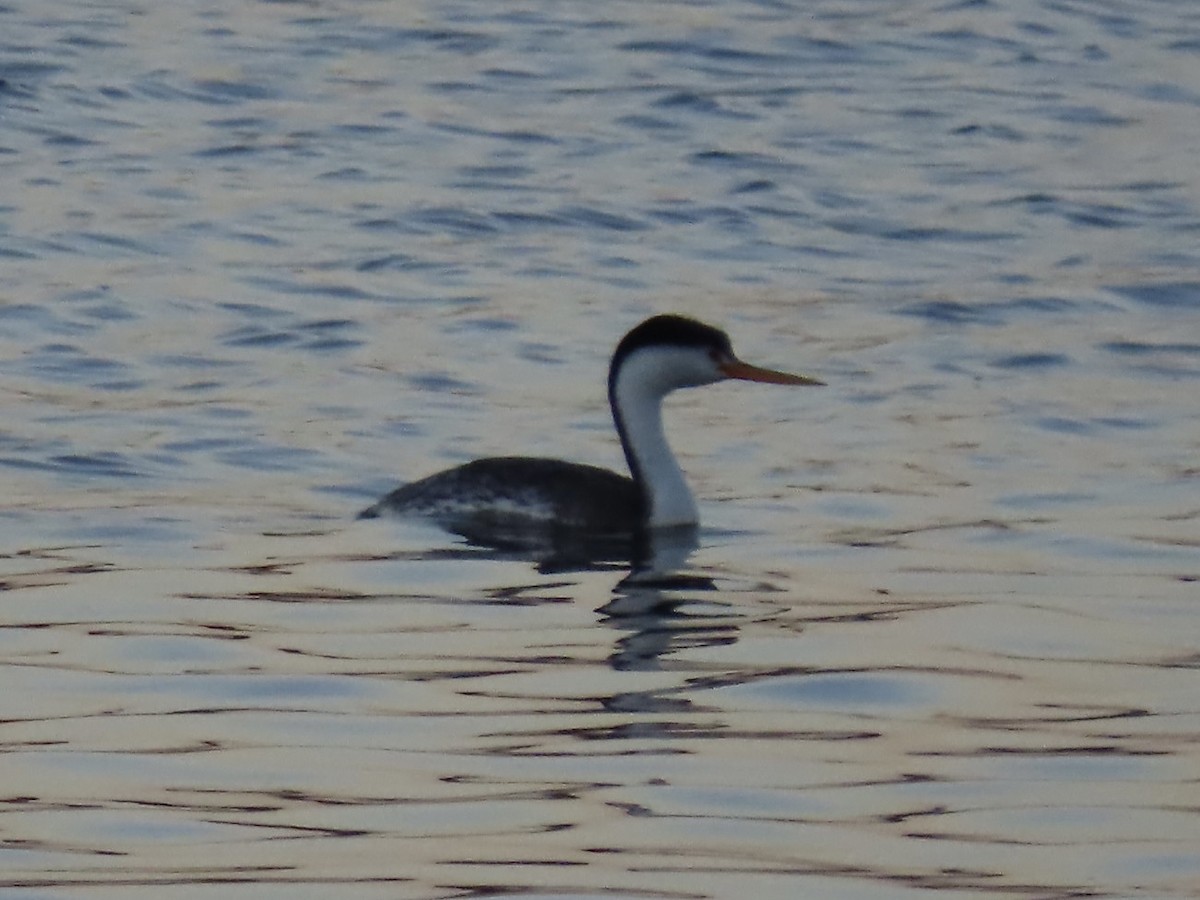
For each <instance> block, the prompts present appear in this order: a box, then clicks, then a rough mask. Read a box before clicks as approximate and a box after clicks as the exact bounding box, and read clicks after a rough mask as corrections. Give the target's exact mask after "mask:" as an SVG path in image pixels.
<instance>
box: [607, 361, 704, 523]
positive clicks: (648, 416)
mask: <svg viewBox="0 0 1200 900" xmlns="http://www.w3.org/2000/svg"><path fill="white" fill-rule="evenodd" d="M658 357H659V354H657V353H635V354H634V355H632V356H630V357H629V358H628V359H627V360H626V361H625V363H624V365H623V366H622V367H621V371H620V373H619V374H618V376H617V379H616V383H615V384H614V385H613V390H612V397H611V402H612V404H613V416H614V417H615V418H616V419H617V420H618V427H619V428H620V429H621V431H622V433H623V445H624V448H625V456H626V458H627V461H628V463H629V468H630V470H631V471H632V473H633V476H634V478H635V479H640V481H641V487H642V490H643V492H644V494H645V498H646V502H647V503H648V504H649V509H648V510H647V513H648V515H647V520H646V524H647V525H648V526H649V527H651V528H663V527H668V526H672V525H695V524H696V523H697V522H698V521H699V514H698V512H697V510H696V501H695V499H694V498H693V497H692V492H691V490H690V489H689V488H688V485H687V481H686V480H685V479H684V477H683V470H682V469H680V468H679V463H678V462H676V461H675V454H674V453H672V452H671V447H670V445H669V444H667V436H666V434H665V433H664V432H663V422H662V401H663V397H664V396H665V395H666V394H667V392H669V391H671V390H673V389H674V388H676V387H681V386H682V385H680V384H679V383H676V382H675V381H674V380H673V379H672V378H671V377H670V376H669V373H664V372H663V371H662V370H661V367H662V360H661V359H660V358H658Z"/></svg>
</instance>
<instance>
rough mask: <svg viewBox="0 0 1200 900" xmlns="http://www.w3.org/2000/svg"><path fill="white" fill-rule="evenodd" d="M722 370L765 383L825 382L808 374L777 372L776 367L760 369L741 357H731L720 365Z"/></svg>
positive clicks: (745, 379)
mask: <svg viewBox="0 0 1200 900" xmlns="http://www.w3.org/2000/svg"><path fill="white" fill-rule="evenodd" d="M720 369H721V372H722V373H723V374H724V375H725V377H726V378H737V379H738V380H740V381H761V382H763V383H765V384H808V385H813V386H814V387H815V386H822V385H824V384H825V382H823V381H821V380H820V379H817V378H810V377H808V376H807V375H792V374H790V373H789V372H777V371H775V370H774V369H760V368H759V367H758V366H752V365H750V364H749V363H744V362H742V361H741V360H740V359H731V360H729V361H728V362H723V363H721V365H720Z"/></svg>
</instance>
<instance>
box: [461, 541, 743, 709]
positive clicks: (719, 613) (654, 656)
mask: <svg viewBox="0 0 1200 900" xmlns="http://www.w3.org/2000/svg"><path fill="white" fill-rule="evenodd" d="M495 526H496V522H495V521H493V520H488V521H483V520H470V521H462V520H460V521H457V522H455V523H453V527H450V528H448V530H451V531H453V532H454V533H456V534H458V535H460V536H461V537H464V538H466V540H467V542H468V544H470V545H471V546H472V547H473V548H475V549H474V550H473V551H468V552H470V553H475V552H478V551H481V550H482V551H485V552H486V553H487V554H488V555H491V556H494V557H495V558H499V559H521V560H527V561H529V562H531V563H533V564H534V565H535V566H536V567H537V570H538V571H539V572H540V573H541V574H562V573H569V572H589V571H590V572H595V571H620V570H623V569H627V570H628V574H627V575H625V577H624V578H622V579H621V580H620V581H619V582H618V583H617V584H616V585H615V586H614V588H613V591H612V599H610V600H609V601H608V602H607V603H605V604H604V605H603V606H601V607H600V608H599V609H598V610H597V612H598V613H600V615H601V616H603V621H604V622H605V623H606V624H607V625H609V626H610V627H611V628H613V629H614V630H615V631H617V632H619V633H620V636H619V637H618V638H617V639H616V641H615V643H614V646H613V652H612V654H611V656H610V658H609V662H610V665H611V666H612V667H613V668H614V669H618V670H622V671H633V670H649V669H655V668H660V667H661V665H662V659H663V657H665V656H667V655H669V654H671V653H673V652H675V651H678V650H680V649H684V648H695V647H707V646H721V645H727V644H732V643H734V642H735V641H736V640H737V639H738V632H739V619H738V617H737V616H736V615H735V614H734V613H733V612H732V610H731V609H730V608H729V607H728V605H727V604H726V603H724V602H723V601H721V600H720V599H719V588H718V587H717V585H716V583H715V582H714V580H713V579H712V577H711V576H709V575H706V574H702V573H697V572H696V571H694V570H692V569H691V568H690V560H691V555H692V553H693V552H694V551H695V550H696V547H697V546H698V544H699V531H698V529H697V528H696V527H695V526H694V525H688V526H681V527H678V528H665V529H654V530H650V531H645V532H642V533H639V534H637V535H634V536H632V537H600V538H597V537H595V536H590V535H581V534H579V533H577V532H570V531H565V530H557V529H547V528H514V527H513V524H512V523H511V522H505V523H504V524H503V527H495ZM444 555H465V554H464V553H463V551H461V550H460V551H450V553H449V554H445V553H441V554H438V556H439V558H442V557H443V556H444ZM531 587H532V586H531ZM644 699H646V700H650V701H651V702H653V701H652V699H651V698H644Z"/></svg>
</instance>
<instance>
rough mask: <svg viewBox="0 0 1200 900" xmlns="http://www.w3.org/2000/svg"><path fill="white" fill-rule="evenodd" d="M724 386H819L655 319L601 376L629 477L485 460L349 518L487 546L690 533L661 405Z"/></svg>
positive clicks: (708, 332) (708, 330)
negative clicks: (507, 538)
mask: <svg viewBox="0 0 1200 900" xmlns="http://www.w3.org/2000/svg"><path fill="white" fill-rule="evenodd" d="M727 379H736V380H740V381H757V382H764V383H768V384H781V385H813V386H817V385H823V384H824V382H822V381H820V380H818V379H816V378H812V377H809V376H806V375H792V374H789V373H787V372H780V371H775V370H773V369H763V368H759V367H758V366H752V365H750V364H748V363H745V362H742V361H741V360H740V359H738V358H737V356H736V355H735V354H734V352H733V347H732V345H731V343H730V339H729V336H728V335H727V334H726V333H725V332H724V331H721V330H720V329H718V328H714V327H713V326H711V325H706V324H705V323H703V322H699V321H697V320H696V319H693V318H689V317H686V316H681V315H674V314H663V315H656V316H653V317H651V318H649V319H646V320H645V321H643V322H642V323H641V324H639V325H637V326H636V327H635V328H633V329H632V330H631V331H629V332H628V333H627V334H626V335H625V336H624V337H623V338H622V339H621V340H620V342H619V343H618V344H617V347H616V350H615V351H614V352H613V356H612V362H611V364H610V365H609V370H608V402H609V406H610V407H611V409H612V417H613V423H614V424H615V425H616V429H617V434H618V436H619V437H620V441H621V447H622V449H623V450H624V453H625V461H626V463H627V464H628V466H629V473H630V474H629V476H626V475H620V474H618V473H616V472H612V471H610V470H608V469H603V468H599V467H597V466H592V465H586V464H583V463H576V462H567V461H564V460H560V459H549V458H541V457H528V456H502V457H489V458H485V459H477V460H475V461H473V462H468V463H464V464H463V465H460V466H456V467H454V468H451V469H446V470H445V471H441V472H437V473H435V474H433V475H429V476H427V477H425V478H422V479H420V480H418V481H413V482H410V483H408V484H404V485H401V486H400V487H398V488H396V489H395V490H394V491H392V492H391V493H389V494H387V495H386V496H384V497H383V498H382V499H380V500H379V501H378V502H377V503H374V504H373V505H371V506H369V507H367V508H366V509H364V510H363V511H362V512H361V513H359V518H360V519H371V518H377V517H380V516H385V515H386V516H400V517H407V518H424V519H428V520H432V521H433V522H435V523H436V524H439V525H441V526H442V527H444V528H446V529H447V530H449V531H451V532H456V533H458V534H460V535H466V536H468V537H470V536H471V535H474V534H479V533H486V534H488V535H490V536H491V537H492V539H493V541H494V540H495V538H496V536H497V535H503V534H504V533H505V532H513V533H519V532H527V531H529V530H534V531H540V530H549V531H555V532H566V533H569V534H572V535H594V536H597V537H618V538H620V537H627V536H637V535H644V534H646V533H647V532H653V531H655V530H659V529H669V528H680V527H685V528H686V527H692V528H694V527H696V526H697V525H698V523H699V513H698V510H697V507H696V500H695V498H694V497H693V496H692V492H691V490H690V488H689V487H688V484H687V481H686V479H685V478H684V474H683V470H682V469H681V468H680V467H679V463H678V462H677V461H676V459H675V455H674V454H673V453H672V452H671V447H670V445H669V444H668V443H667V438H666V433H665V432H664V430H663V420H662V401H663V398H664V397H666V395H667V394H669V393H671V392H672V391H674V390H676V389H679V388H687V387H698V386H701V385H706V384H713V383H715V382H718V381H724V380H727Z"/></svg>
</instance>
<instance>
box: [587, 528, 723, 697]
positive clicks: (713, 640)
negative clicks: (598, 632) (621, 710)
mask: <svg viewBox="0 0 1200 900" xmlns="http://www.w3.org/2000/svg"><path fill="white" fill-rule="evenodd" d="M696 546H697V531H696V529H695V528H680V529H666V530H657V531H654V532H651V533H647V534H646V535H644V536H643V538H642V539H641V542H640V544H639V546H638V553H637V554H635V556H634V559H633V562H632V565H631V568H630V572H629V575H628V576H626V577H625V578H624V579H622V580H621V582H620V583H619V584H617V586H616V587H615V588H614V589H613V598H612V600H610V601H609V602H608V603H606V604H605V605H604V606H602V607H601V608H600V609H599V610H598V611H599V612H600V613H601V614H602V615H604V617H605V621H606V622H607V623H608V625H609V626H611V627H612V628H614V629H615V630H617V631H619V632H621V633H622V634H621V636H620V637H618V638H617V640H616V642H615V644H614V646H613V653H612V655H611V656H610V657H609V664H610V665H611V666H612V667H613V668H614V669H617V670H621V671H637V670H648V669H657V668H660V667H661V665H662V658H663V657H664V656H666V655H668V654H670V653H673V652H675V651H677V650H680V649H683V648H690V647H712V646H720V645H723V644H732V643H734V642H735V641H736V640H737V637H738V625H737V622H736V620H735V619H734V618H733V617H731V616H729V615H714V614H712V613H711V612H709V613H707V614H705V613H699V612H694V611H689V609H688V607H689V606H691V605H694V604H695V603H696V601H697V600H707V601H708V603H709V606H710V608H711V606H712V605H713V603H714V598H712V597H704V596H703V595H704V594H705V593H712V592H715V591H716V590H717V586H716V584H715V583H714V582H713V580H712V578H711V577H709V576H707V575H700V574H696V573H694V572H690V571H688V562H689V560H690V558H691V554H692V552H693V551H694V550H695V549H696ZM627 699H628V698H627ZM662 699H663V698H656V697H651V696H645V697H642V698H641V703H639V704H638V705H639V706H644V705H645V704H646V703H650V704H651V705H652V706H654V707H655V708H657V707H658V704H659V703H660V702H661V701H662ZM674 702H676V703H677V702H678V700H675V701H674Z"/></svg>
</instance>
